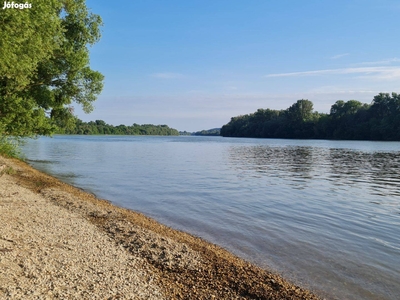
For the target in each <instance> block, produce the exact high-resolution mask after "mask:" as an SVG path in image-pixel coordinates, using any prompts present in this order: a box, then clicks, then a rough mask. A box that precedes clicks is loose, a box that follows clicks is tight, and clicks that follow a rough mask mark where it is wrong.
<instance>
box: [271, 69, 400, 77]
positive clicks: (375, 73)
mask: <svg viewBox="0 0 400 300" xmlns="http://www.w3.org/2000/svg"><path fill="white" fill-rule="evenodd" d="M341 74H359V75H364V77H374V78H375V79H398V78H400V67H360V68H343V69H327V70H316V71H304V72H291V73H276V74H268V75H266V76H265V77H297V76H318V75H341Z"/></svg>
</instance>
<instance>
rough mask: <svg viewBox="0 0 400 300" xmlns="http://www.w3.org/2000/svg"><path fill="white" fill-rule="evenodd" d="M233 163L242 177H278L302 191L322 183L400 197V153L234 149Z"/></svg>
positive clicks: (244, 147)
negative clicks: (316, 182) (307, 184)
mask: <svg viewBox="0 0 400 300" xmlns="http://www.w3.org/2000/svg"><path fill="white" fill-rule="evenodd" d="M229 159H230V164H229V165H230V167H231V168H233V169H235V170H236V171H238V174H239V176H243V175H244V174H247V175H249V176H250V177H258V178H260V177H263V176H265V177H278V178H282V179H285V180H288V181H289V182H291V183H292V184H293V186H294V187H295V188H298V189H303V188H304V187H305V186H306V183H307V182H308V181H311V180H321V181H325V183H328V182H330V184H331V185H333V187H332V188H333V189H335V187H336V188H338V187H341V186H342V187H345V188H346V187H347V188H350V187H356V188H358V189H360V188H364V187H365V188H367V189H368V190H369V192H370V194H372V195H376V196H400V189H399V187H400V152H386V153H385V152H370V153H369V152H362V151H354V150H346V149H335V148H318V147H308V146H305V147H295V146H288V147H271V146H268V145H257V146H248V145H240V146H237V145H234V146H231V147H230V148H229ZM294 183H296V184H294ZM300 183H303V184H300ZM325 183H324V184H325ZM367 186H368V187H367Z"/></svg>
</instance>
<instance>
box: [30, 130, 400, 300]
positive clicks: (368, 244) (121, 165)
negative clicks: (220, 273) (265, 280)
mask: <svg viewBox="0 0 400 300" xmlns="http://www.w3.org/2000/svg"><path fill="white" fill-rule="evenodd" d="M24 153H25V154H26V157H27V158H28V159H29V160H28V162H29V163H30V164H32V165H33V166H35V167H36V168H38V169H41V170H43V171H45V172H47V173H50V174H53V175H55V176H57V177H59V178H61V179H62V180H64V181H66V182H69V183H71V184H73V185H76V186H79V187H81V188H84V189H86V190H89V191H91V192H93V193H95V194H96V195H98V196H99V197H102V198H106V199H109V200H111V201H113V202H114V203H116V204H118V205H121V206H124V207H128V208H131V209H134V210H138V211H141V212H144V213H145V214H147V215H149V216H152V217H154V218H156V219H157V220H159V221H161V222H163V223H165V224H167V225H170V226H172V227H175V228H178V229H182V230H185V231H189V232H191V233H193V234H195V235H198V236H201V237H203V238H205V239H207V240H209V241H211V242H214V243H217V244H219V245H221V246H223V247H225V248H227V249H229V250H230V251H232V252H234V253H236V254H237V255H239V256H241V257H244V258H245V259H247V260H250V261H252V262H254V263H257V264H259V265H260V266H262V267H266V268H272V269H273V270H275V271H277V272H279V273H281V274H282V275H284V276H286V277H289V278H290V279H292V280H294V281H296V282H298V283H299V284H302V285H305V286H307V287H310V288H311V289H314V290H316V291H317V292H318V293H320V294H321V295H323V296H325V297H327V298H328V299H397V297H398V295H400V284H399V282H400V271H399V267H398V266H399V262H400V235H399V233H398V229H399V228H400V227H399V226H400V197H399V196H400V143H394V142H386V143H385V142H359V141H357V142H353V141H351V142H350V141H348V142H345V141H304V140H303V141H299V140H260V139H258V140H257V139H229V138H220V137H210V138H202V137H124V136H89V137H85V136H56V137H55V138H53V139H49V138H41V139H38V140H32V141H30V142H29V143H28V144H27V145H26V146H25V148H24Z"/></svg>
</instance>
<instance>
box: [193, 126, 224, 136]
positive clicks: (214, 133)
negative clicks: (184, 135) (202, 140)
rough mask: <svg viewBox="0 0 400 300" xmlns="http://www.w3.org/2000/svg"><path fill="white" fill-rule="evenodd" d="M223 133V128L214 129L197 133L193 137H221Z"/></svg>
mask: <svg viewBox="0 0 400 300" xmlns="http://www.w3.org/2000/svg"><path fill="white" fill-rule="evenodd" d="M220 133H221V128H213V129H208V130H201V131H196V132H195V133H194V134H193V135H200V136H219V135H220Z"/></svg>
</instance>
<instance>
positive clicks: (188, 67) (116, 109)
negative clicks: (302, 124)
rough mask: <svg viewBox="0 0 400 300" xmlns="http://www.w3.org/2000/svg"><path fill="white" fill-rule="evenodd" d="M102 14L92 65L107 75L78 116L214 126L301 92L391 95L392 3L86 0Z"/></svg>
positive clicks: (395, 81)
mask: <svg viewBox="0 0 400 300" xmlns="http://www.w3.org/2000/svg"><path fill="white" fill-rule="evenodd" d="M87 6H88V7H89V8H90V9H91V11H92V12H93V13H96V14H99V15H100V16H101V17H102V18H103V21H104V27H103V34H102V39H101V41H100V42H99V43H98V44H96V45H95V46H94V47H92V48H91V66H92V68H93V69H96V70H99V71H100V72H102V73H103V74H104V75H105V86H104V90H103V92H102V94H101V95H100V96H99V98H98V100H97V101H96V103H95V107H96V108H95V111H94V112H92V113H91V114H88V115H86V114H84V113H82V112H81V111H80V110H79V109H77V106H76V107H75V108H76V112H77V114H78V116H79V117H80V118H81V119H83V120H85V121H89V120H96V119H102V120H104V121H106V122H107V123H110V124H114V125H119V124H126V125H131V124H133V123H139V124H144V123H151V124H167V125H169V126H170V127H173V128H176V129H178V130H187V131H197V130H201V129H209V128H214V127H221V126H222V125H223V124H226V123H227V122H229V120H230V118H231V117H233V116H237V115H241V114H247V113H252V112H254V111H255V110H257V109H258V108H271V109H286V108H287V107H289V106H290V105H291V104H293V103H294V102H296V101H297V100H298V99H309V100H311V101H312V102H313V103H314V109H315V110H317V111H320V112H329V109H330V106H331V105H332V104H333V103H334V102H335V101H337V100H350V99H356V100H359V101H361V102H367V103H370V102H371V100H372V99H373V96H374V95H376V94H378V93H379V92H400V91H399V88H398V87H399V83H400V53H399V49H400V39H399V25H398V16H399V13H400V1H397V0H396V1H387V0H379V1H372V0H371V1H368V0H364V1H356V0H347V1H321V0H320V1H314V0H307V1H305V0H303V1H300V0H297V1H291V0H280V1H278V0H276V1H267V0H263V1H261V0H257V1H253V0H248V1H243V0H242V1H236V0H231V1H208V0H202V1H200V0H186V1H178V0H169V1H161V0H160V1H152V0H135V1H112V2H111V1H103V0H89V1H87Z"/></svg>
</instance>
